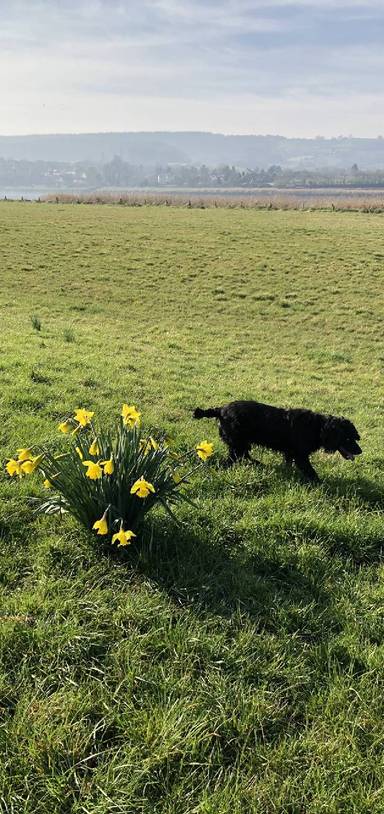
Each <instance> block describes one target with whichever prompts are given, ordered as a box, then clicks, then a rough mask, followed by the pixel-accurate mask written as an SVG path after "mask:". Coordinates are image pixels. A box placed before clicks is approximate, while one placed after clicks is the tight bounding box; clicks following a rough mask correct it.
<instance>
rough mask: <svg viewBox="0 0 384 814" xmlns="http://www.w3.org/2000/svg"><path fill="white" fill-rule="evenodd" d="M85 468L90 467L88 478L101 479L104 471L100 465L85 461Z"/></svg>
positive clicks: (87, 473)
mask: <svg viewBox="0 0 384 814" xmlns="http://www.w3.org/2000/svg"><path fill="white" fill-rule="evenodd" d="M83 466H87V467H88V469H87V471H86V473H85V474H86V476H87V478H90V479H91V480H98V479H99V478H101V476H102V474H103V470H102V468H101V466H100V464H99V463H95V461H83Z"/></svg>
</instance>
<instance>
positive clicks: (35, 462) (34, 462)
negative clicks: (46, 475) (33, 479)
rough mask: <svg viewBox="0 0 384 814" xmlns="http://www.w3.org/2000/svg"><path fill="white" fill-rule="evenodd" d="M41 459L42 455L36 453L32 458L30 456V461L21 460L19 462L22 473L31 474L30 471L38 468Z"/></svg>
mask: <svg viewBox="0 0 384 814" xmlns="http://www.w3.org/2000/svg"><path fill="white" fill-rule="evenodd" d="M42 460H43V456H42V455H36V456H35V457H34V458H31V460H30V461H23V462H22V464H21V471H22V472H23V473H24V475H32V472H34V471H35V469H37V468H38V466H39V464H40V463H41V461H42Z"/></svg>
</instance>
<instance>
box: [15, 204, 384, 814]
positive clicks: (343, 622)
mask: <svg viewBox="0 0 384 814" xmlns="http://www.w3.org/2000/svg"><path fill="white" fill-rule="evenodd" d="M383 224H384V221H383V217H382V216H380V215H365V214H362V213H356V214H352V213H344V214H341V213H336V212H334V213H322V212H312V213H308V212H300V211H289V212H279V211H255V210H233V211H231V210H227V209H207V210H198V209H191V210H183V209H177V208H171V209H167V208H155V207H151V208H146V207H141V208H137V209H136V208H124V207H121V208H119V207H98V206H93V207H81V206H78V207H75V206H74V207H70V206H64V205H57V206H52V205H48V204H40V205H39V206H34V205H28V204H25V205H23V204H4V203H3V204H1V205H0V248H1V256H2V264H1V272H0V275H1V286H0V306H1V313H2V332H1V346H2V351H1V356H0V416H1V423H0V445H1V455H2V459H5V458H6V457H7V456H9V455H11V454H13V453H14V451H15V449H16V447H20V446H24V445H27V444H29V443H32V442H37V441H41V440H43V439H45V438H47V437H48V438H51V437H52V436H53V435H54V434H55V427H56V424H57V423H58V420H59V419H61V417H62V416H63V415H65V414H66V413H67V412H68V411H72V410H73V409H74V408H76V407H80V406H84V407H87V408H89V409H92V410H95V411H97V414H98V415H100V416H101V417H102V418H103V419H104V420H106V421H108V420H109V418H110V419H111V420H112V417H113V416H114V415H115V414H116V413H117V412H118V411H119V410H120V407H121V403H122V402H123V401H128V402H129V403H134V404H137V405H138V406H139V407H140V409H141V410H142V412H143V414H144V417H145V419H146V421H147V422H148V424H151V425H152V426H158V427H161V428H164V429H165V430H166V431H167V432H169V433H170V434H172V435H173V436H174V437H175V438H176V439H177V440H178V441H179V442H180V443H182V444H184V443H185V444H188V445H192V444H195V443H197V442H198V441H200V440H202V438H208V439H209V440H214V441H215V442H217V443H216V449H217V454H216V458H215V460H214V461H212V462H211V463H210V464H209V465H208V466H207V467H206V468H205V469H204V470H202V471H201V472H199V473H198V475H197V476H196V478H195V480H194V482H193V484H192V485H191V488H190V495H191V497H193V498H194V500H195V502H196V508H195V509H192V508H191V507H186V506H184V507H183V508H182V509H181V510H180V511H179V516H180V519H181V520H182V521H183V523H184V525H182V526H180V527H177V526H175V525H174V524H173V523H172V521H171V520H170V519H167V518H166V517H164V515H162V514H161V513H159V514H157V513H155V514H154V516H153V519H152V521H148V524H147V527H146V531H145V534H144V537H143V539H142V540H141V541H140V543H139V545H138V546H137V547H136V549H133V548H132V550H130V551H129V552H128V554H127V556H124V555H123V554H122V555H112V553H109V552H108V551H105V550H101V548H100V543H99V542H98V540H97V539H96V538H94V537H92V536H91V535H87V534H86V533H85V532H84V531H83V530H82V529H81V528H79V527H78V526H77V525H76V523H75V522H74V521H73V520H71V518H69V517H65V518H64V519H63V520H62V521H59V520H57V519H54V518H51V519H50V518H36V517H34V516H33V515H32V514H31V509H30V504H29V502H28V498H29V496H30V495H31V494H33V495H35V496H38V495H41V494H42V491H43V490H42V488H41V486H40V485H39V483H38V480H37V479H35V480H32V479H25V480H23V481H22V482H20V483H19V482H15V481H13V480H12V481H10V480H9V479H7V478H6V477H5V475H1V476H0V544H1V568H0V594H1V605H0V607H1V618H0V637H1V661H0V664H1V672H0V748H1V752H2V759H1V760H0V811H1V812H4V814H16V813H17V814H18V813H19V812H23V814H32V812H33V814H67V813H68V812H73V813H74V814H115V812H116V814H117V813H118V812H121V814H123V813H124V814H139V812H140V814H340V812H345V814H363V813H364V814H382V811H383V810H384V767H383V757H382V747H383V734H384V733H383V713H384V700H383V699H384V692H383V691H384V645H383V634H384V581H383V578H384V568H383V562H382V546H383V539H384V522H383V515H382V509H383V496H384V453H383V443H382V432H383V431H382V428H383V415H384V405H383V389H382V387H383V372H384V350H383V329H384V317H383V314H384V294H383V290H384V286H383V261H384V242H383ZM34 314H35V315H38V318H39V321H40V325H41V330H39V331H37V330H35V329H34V326H33V324H32V322H31V315H34ZM236 397H245V398H246V397H253V398H256V399H260V400H265V401H269V402H272V403H275V404H279V405H294V406H309V407H315V408H317V409H319V410H324V411H328V412H333V413H336V414H345V415H347V416H348V417H349V418H351V419H352V420H353V421H354V422H355V423H356V425H357V427H358V429H359V430H360V432H361V437H362V446H363V450H364V455H363V456H361V458H360V459H359V460H357V461H356V462H355V463H354V464H349V463H348V462H346V461H343V460H342V459H341V458H340V456H336V455H335V456H325V455H322V454H318V455H317V456H314V464H315V466H316V469H317V471H318V472H319V474H320V475H321V477H322V479H323V483H322V485H320V486H316V487H310V486H307V485H306V484H304V483H303V482H302V481H301V480H300V477H299V476H297V475H295V474H290V473H288V472H287V471H286V469H285V468H284V467H283V465H282V463H281V460H280V459H279V456H277V455H274V454H272V453H268V452H265V451H263V452H261V453H260V456H259V457H261V459H262V461H263V464H264V466H263V467H262V468H252V467H248V466H244V465H240V466H236V467H234V468H233V470H231V471H226V470H223V469H220V466H219V464H220V461H221V460H222V459H223V457H224V455H225V450H224V447H223V446H222V445H221V443H220V442H219V441H218V440H217V430H216V427H215V422H213V421H206V422H205V421H202V422H199V423H198V422H194V421H193V420H192V419H191V410H192V409H193V408H194V407H195V406H198V405H199V406H203V407H206V406H214V405H216V404H220V403H221V402H223V401H225V400H229V399H231V398H236ZM62 442H63V439H62Z"/></svg>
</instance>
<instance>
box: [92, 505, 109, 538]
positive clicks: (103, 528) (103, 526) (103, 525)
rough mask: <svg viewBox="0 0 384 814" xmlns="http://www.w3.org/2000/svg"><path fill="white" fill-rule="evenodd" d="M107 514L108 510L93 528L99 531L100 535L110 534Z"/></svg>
mask: <svg viewBox="0 0 384 814" xmlns="http://www.w3.org/2000/svg"><path fill="white" fill-rule="evenodd" d="M107 512H108V509H106V510H105V512H104V514H103V516H102V517H100V520H96V521H95V522H94V524H93V526H92V528H93V529H95V531H97V533H98V534H100V535H104V534H108V523H107Z"/></svg>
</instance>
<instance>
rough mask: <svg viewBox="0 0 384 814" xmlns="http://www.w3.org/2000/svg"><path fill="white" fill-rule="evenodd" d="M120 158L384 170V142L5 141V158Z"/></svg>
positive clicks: (120, 137)
mask: <svg viewBox="0 0 384 814" xmlns="http://www.w3.org/2000/svg"><path fill="white" fill-rule="evenodd" d="M114 156H119V157H120V158H122V159H123V160H124V161H127V162H129V163H131V164H136V165H138V164H142V165H143V166H154V165H156V164H159V165H162V166H164V165H165V164H172V163H173V164H207V165H208V166H218V165H219V164H230V165H236V166H238V167H244V168H245V167H260V168H264V167H270V166H271V165H274V164H276V165H280V166H281V167H284V168H303V169H323V168H326V167H330V168H332V167H335V168H344V167H345V168H348V167H351V166H352V165H353V164H357V165H358V167H359V168H361V169H382V168H384V139H383V138H382V137H378V138H375V139H366V138H349V137H345V138H344V137H340V138H332V139H325V138H315V139H301V138H284V137H283V136H251V135H250V136H225V135H223V134H221V133H200V132H175V133H171V132H153V133H81V134H67V135H60V134H53V135H41V136H39V135H34V136H0V158H6V159H14V160H17V161H20V160H26V161H63V162H77V161H80V162H92V163H96V164H103V163H106V162H108V161H110V160H111V159H112V158H113V157H114Z"/></svg>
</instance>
